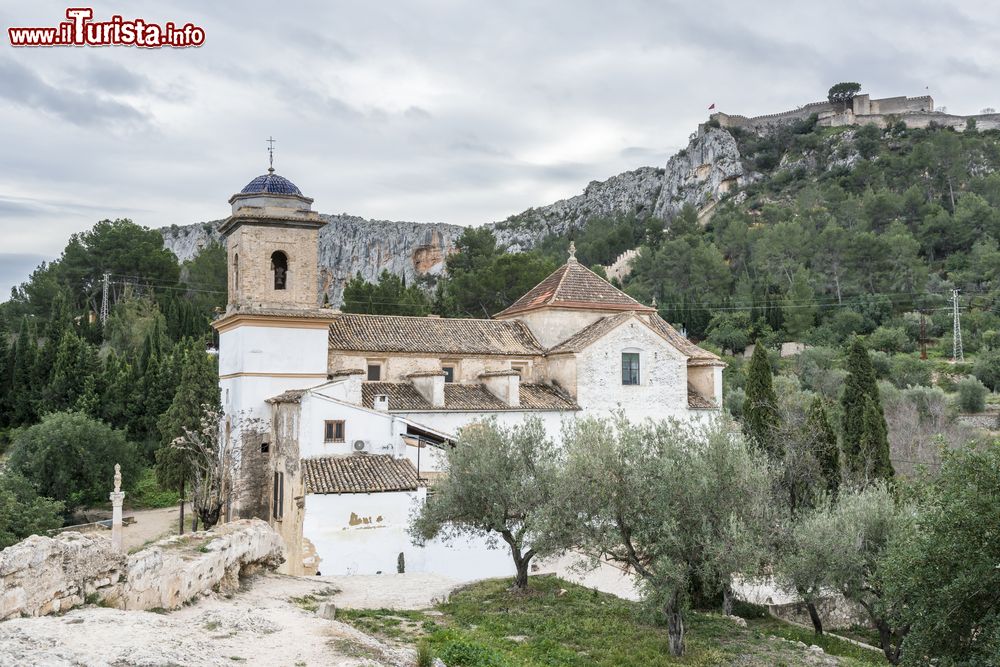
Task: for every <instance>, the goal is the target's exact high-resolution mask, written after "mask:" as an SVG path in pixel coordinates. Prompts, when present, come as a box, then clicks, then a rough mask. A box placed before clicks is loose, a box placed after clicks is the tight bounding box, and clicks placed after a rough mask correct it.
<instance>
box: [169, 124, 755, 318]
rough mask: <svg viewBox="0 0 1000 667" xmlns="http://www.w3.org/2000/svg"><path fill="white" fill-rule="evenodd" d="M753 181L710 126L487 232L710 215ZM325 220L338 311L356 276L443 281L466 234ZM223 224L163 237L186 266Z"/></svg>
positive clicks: (424, 226) (324, 270) (542, 233)
mask: <svg viewBox="0 0 1000 667" xmlns="http://www.w3.org/2000/svg"><path fill="white" fill-rule="evenodd" d="M753 179H754V174H753V173H751V172H749V171H747V170H746V169H745V167H744V165H743V162H742V160H741V159H740V153H739V149H738V148H737V145H736V141H735V140H734V139H733V137H732V135H730V134H729V132H727V131H726V130H724V129H720V128H706V129H705V130H704V131H703V132H702V133H700V134H697V135H695V136H693V137H692V138H691V141H690V142H689V143H688V146H687V148H685V149H684V150H681V151H680V152H678V153H677V154H676V155H674V156H673V157H671V158H670V160H669V161H668V162H667V165H666V167H641V168H639V169H635V170H633V171H626V172H624V173H621V174H618V175H617V176H612V177H611V178H609V179H607V180H605V181H593V182H591V183H590V184H589V185H587V187H586V188H584V191H583V193H582V194H579V195H576V196H575V197H570V198H569V199H561V200H559V201H557V202H555V203H553V204H549V205H547V206H540V207H537V208H530V209H528V210H527V211H523V212H522V213H518V214H517V215H512V216H511V217H509V218H507V219H506V220H502V221H500V222H494V223H487V226H488V227H492V228H493V230H494V233H495V234H496V236H497V240H498V242H499V244H500V245H501V246H502V247H506V248H508V249H510V250H512V251H523V250H529V249H531V248H532V247H534V245H535V244H537V243H538V242H539V241H541V240H542V239H543V238H545V237H547V236H550V235H565V234H567V233H569V232H571V231H572V230H574V229H577V228H579V227H581V226H583V225H584V224H586V222H587V221H588V220H589V219H590V218H593V217H596V216H611V215H616V214H630V213H634V214H636V215H639V216H653V217H656V218H659V219H661V220H663V221H664V223H665V224H669V220H670V219H671V218H672V217H673V216H674V215H676V214H677V212H678V211H680V209H681V207H683V206H684V205H685V204H691V205H693V206H695V207H696V208H698V209H699V210H707V209H709V208H710V207H711V206H712V205H713V204H714V203H715V202H716V201H718V200H719V199H720V198H721V197H723V196H724V195H726V194H727V193H730V192H732V191H733V190H734V189H736V188H739V187H741V186H743V185H745V184H747V183H748V182H751V181H752V180H753ZM323 218H324V219H326V220H327V222H328V224H327V226H326V227H325V228H323V230H322V231H321V232H320V241H319V263H320V276H321V280H322V283H323V288H324V290H325V291H326V293H327V294H328V295H329V297H330V302H331V303H332V304H333V305H338V304H339V303H340V302H341V297H342V294H343V289H344V285H345V284H346V282H347V281H348V280H350V279H351V278H352V277H353V276H354V275H356V274H358V273H360V274H361V275H362V276H363V277H364V278H365V279H366V280H369V281H375V280H377V279H378V275H379V274H380V273H381V272H382V271H383V270H388V271H390V272H392V273H395V274H397V275H402V276H405V278H406V280H407V282H408V283H411V282H412V281H414V280H417V279H418V278H420V277H426V276H429V277H433V276H437V275H439V274H440V273H441V271H442V270H443V268H444V258H445V257H446V256H447V254H448V253H449V252H450V251H451V250H452V249H453V248H454V245H455V241H456V240H457V239H458V237H459V235H460V234H461V233H462V230H463V228H462V227H460V226H458V225H449V224H444V223H420V222H393V221H388V220H368V219H365V218H361V217H358V216H353V215H347V214H340V215H323ZM219 222H220V221H218V220H216V221H213V222H204V223H198V224H194V225H187V226H183V227H179V226H176V225H174V226H171V227H164V228H163V229H161V230H160V231H161V232H162V233H163V237H164V244H165V246H166V247H167V248H168V249H170V250H171V251H172V252H173V253H174V254H175V255H177V257H178V259H180V260H181V261H185V260H188V259H191V258H192V257H194V256H195V255H196V254H197V253H198V252H199V251H200V250H201V249H202V248H203V247H205V246H206V245H208V244H209V243H212V242H213V241H218V240H219V237H218V233H217V232H216V227H217V225H218V223H219Z"/></svg>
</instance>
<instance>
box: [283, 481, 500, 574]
mask: <svg viewBox="0 0 1000 667" xmlns="http://www.w3.org/2000/svg"><path fill="white" fill-rule="evenodd" d="M423 500H424V490H422V489H421V490H419V491H409V492H397V493H370V494H357V493H355V494H339V495H338V494H322V495H321V494H310V495H308V496H306V499H305V521H304V525H303V535H304V537H305V538H306V539H308V540H309V541H311V542H312V543H313V545H314V546H315V548H316V553H317V555H318V556H319V558H320V563H319V571H320V572H321V573H322V574H324V575H337V574H341V575H342V574H377V573H379V572H381V573H383V574H387V573H392V572H396V563H397V559H398V557H399V554H400V552H402V553H403V554H404V558H405V561H406V571H407V572H433V573H436V574H442V575H445V576H448V577H450V578H453V579H458V580H468V579H476V578H482V577H502V576H511V575H513V574H514V565H513V561H512V560H511V558H510V553H509V551H508V550H507V549H506V544H503V543H502V542H501V544H502V545H503V548H499V549H490V548H488V546H487V544H486V541H485V540H482V539H476V538H472V539H462V540H456V541H453V542H451V543H447V544H446V543H444V542H442V541H441V540H431V541H430V542H428V543H427V544H426V545H425V546H423V547H418V546H416V545H414V544H413V542H412V540H411V538H410V536H409V534H408V533H407V526H408V524H409V518H410V513H411V512H412V511H414V508H415V507H416V506H417V504H418V503H421V502H423ZM352 514H353V518H354V521H352ZM379 519H381V521H380V520H379ZM352 523H353V525H352Z"/></svg>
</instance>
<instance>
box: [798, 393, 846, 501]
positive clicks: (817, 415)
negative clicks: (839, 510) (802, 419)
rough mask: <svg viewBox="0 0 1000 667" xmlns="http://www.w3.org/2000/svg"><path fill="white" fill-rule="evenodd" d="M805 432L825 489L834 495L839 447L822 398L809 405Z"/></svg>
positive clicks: (837, 475)
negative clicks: (811, 446) (810, 443)
mask: <svg viewBox="0 0 1000 667" xmlns="http://www.w3.org/2000/svg"><path fill="white" fill-rule="evenodd" d="M806 433H807V434H808V435H809V436H810V437H811V438H812V439H813V454H814V456H815V457H816V460H817V461H818V462H819V467H820V471H821V472H822V473H823V479H824V480H825V482H826V490H827V492H828V493H830V494H832V495H836V494H837V491H838V489H839V488H840V447H839V446H838V445H837V434H836V433H835V432H834V430H833V426H831V425H830V420H829V419H827V416H826V408H824V407H823V399H821V398H820V397H819V396H817V397H816V398H814V399H813V402H812V405H810V406H809V416H808V417H807V418H806Z"/></svg>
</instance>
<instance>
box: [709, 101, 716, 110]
mask: <svg viewBox="0 0 1000 667" xmlns="http://www.w3.org/2000/svg"><path fill="white" fill-rule="evenodd" d="M714 108H715V102H712V104H710V105H709V107H708V110H709V111H711V110H712V109H714Z"/></svg>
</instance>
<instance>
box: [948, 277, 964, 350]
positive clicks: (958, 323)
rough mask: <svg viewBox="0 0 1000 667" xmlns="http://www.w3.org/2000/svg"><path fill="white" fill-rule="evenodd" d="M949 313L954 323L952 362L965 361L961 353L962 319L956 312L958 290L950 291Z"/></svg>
mask: <svg viewBox="0 0 1000 667" xmlns="http://www.w3.org/2000/svg"><path fill="white" fill-rule="evenodd" d="M951 312H952V319H953V321H954V325H953V331H952V348H951V359H952V361H965V354H964V353H963V352H962V317H961V315H960V314H959V311H958V290H957V289H953V290H952V291H951Z"/></svg>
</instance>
